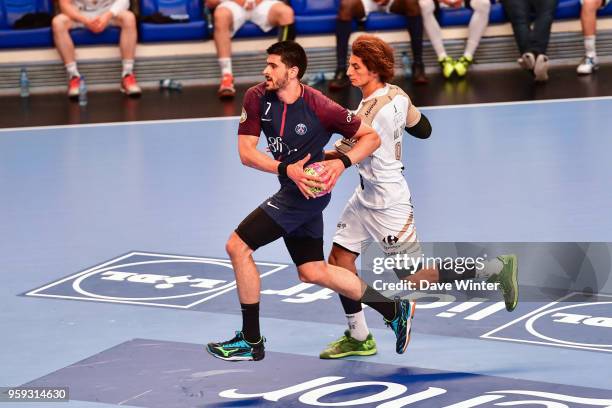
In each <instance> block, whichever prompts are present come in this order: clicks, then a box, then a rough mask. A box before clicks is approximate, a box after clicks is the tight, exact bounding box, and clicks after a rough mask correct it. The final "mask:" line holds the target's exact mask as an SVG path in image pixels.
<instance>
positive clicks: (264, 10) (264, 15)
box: [217, 0, 282, 36]
mask: <svg viewBox="0 0 612 408" xmlns="http://www.w3.org/2000/svg"><path fill="white" fill-rule="evenodd" d="M278 3H281V4H282V2H281V1H278V0H263V1H262V2H261V3H259V4H258V5H257V6H255V7H254V8H253V9H251V10H249V11H247V10H246V9H244V8H243V7H242V6H241V5H239V4H238V3H236V2H234V1H231V0H229V1H224V2H223V3H221V4H219V5H218V6H217V8H226V9H228V10H229V11H231V12H232V17H233V19H234V22H233V31H232V36H234V34H236V31H238V30H240V27H242V25H243V24H244V23H246V22H247V21H252V22H253V23H255V24H257V26H259V28H261V29H262V31H264V32H266V33H267V32H268V31H270V30H271V29H273V28H274V26H273V25H272V24H270V22H269V21H268V14H269V13H270V9H271V8H272V6H274V5H275V4H278Z"/></svg>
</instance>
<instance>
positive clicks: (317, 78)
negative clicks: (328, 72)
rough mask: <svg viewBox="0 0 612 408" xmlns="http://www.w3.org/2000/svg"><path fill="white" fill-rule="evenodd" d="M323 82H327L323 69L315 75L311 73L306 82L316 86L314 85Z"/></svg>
mask: <svg viewBox="0 0 612 408" xmlns="http://www.w3.org/2000/svg"><path fill="white" fill-rule="evenodd" d="M321 82H325V73H324V72H323V71H320V72H317V73H316V74H314V75H311V76H310V77H309V78H308V80H307V81H306V84H307V85H308V86H314V85H317V84H320V83H321Z"/></svg>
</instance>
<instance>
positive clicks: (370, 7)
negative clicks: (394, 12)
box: [361, 0, 394, 17]
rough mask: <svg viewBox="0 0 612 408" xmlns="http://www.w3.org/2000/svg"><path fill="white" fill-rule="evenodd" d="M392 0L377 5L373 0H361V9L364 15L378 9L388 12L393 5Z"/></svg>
mask: <svg viewBox="0 0 612 408" xmlns="http://www.w3.org/2000/svg"><path fill="white" fill-rule="evenodd" d="M393 1H394V0H391V1H389V3H387V5H386V6H380V5H378V4H377V3H376V2H375V1H374V0H361V4H363V10H364V11H365V16H366V17H367V16H368V15H370V13H373V12H375V11H379V12H381V13H390V12H391V6H392V5H393Z"/></svg>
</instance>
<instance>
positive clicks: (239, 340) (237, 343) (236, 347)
mask: <svg viewBox="0 0 612 408" xmlns="http://www.w3.org/2000/svg"><path fill="white" fill-rule="evenodd" d="M265 341H266V339H265V337H263V336H262V337H261V338H260V339H259V341H258V342H257V343H249V342H248V341H246V340H245V339H244V337H243V335H242V332H241V331H237V332H236V336H234V338H233V339H230V340H227V341H223V342H220V343H208V345H206V350H207V351H208V352H209V353H210V354H212V355H213V356H215V357H217V358H220V359H221V360H227V361H249V360H253V361H259V360H262V359H263V358H264V356H265V354H266V353H265V352H264V342H265Z"/></svg>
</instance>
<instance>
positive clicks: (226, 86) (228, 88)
mask: <svg viewBox="0 0 612 408" xmlns="http://www.w3.org/2000/svg"><path fill="white" fill-rule="evenodd" d="M217 95H218V96H219V98H221V99H224V98H233V97H234V95H236V88H234V76H233V75H232V74H224V75H223V78H221V85H219V90H218V91H217Z"/></svg>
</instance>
